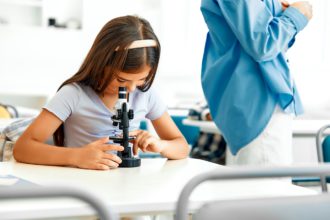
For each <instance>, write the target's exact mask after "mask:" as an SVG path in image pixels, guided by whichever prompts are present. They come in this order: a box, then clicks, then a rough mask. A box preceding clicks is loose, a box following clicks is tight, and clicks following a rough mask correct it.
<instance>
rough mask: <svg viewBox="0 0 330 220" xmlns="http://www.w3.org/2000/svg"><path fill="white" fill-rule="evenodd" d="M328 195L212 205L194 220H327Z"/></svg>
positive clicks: (328, 211) (202, 209) (201, 210)
mask: <svg viewBox="0 0 330 220" xmlns="http://www.w3.org/2000/svg"><path fill="white" fill-rule="evenodd" d="M329 204H330V195H328V194H323V195H319V196H300V197H281V198H262V199H245V200H238V201H227V202H224V201H222V202H214V203H212V204H208V205H205V206H204V207H202V208H201V209H199V211H198V212H197V213H196V214H194V218H193V219H194V220H195V219H196V220H198V219H199V220H202V219H207V220H220V219H226V220H265V219H267V220H311V219H317V220H327V219H329V216H330V209H329Z"/></svg>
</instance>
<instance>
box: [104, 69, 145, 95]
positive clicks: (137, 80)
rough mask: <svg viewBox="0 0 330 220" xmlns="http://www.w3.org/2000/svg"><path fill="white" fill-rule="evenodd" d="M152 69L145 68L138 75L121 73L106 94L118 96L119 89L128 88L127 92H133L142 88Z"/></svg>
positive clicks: (106, 90)
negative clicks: (137, 88)
mask: <svg viewBox="0 0 330 220" xmlns="http://www.w3.org/2000/svg"><path fill="white" fill-rule="evenodd" d="M150 70H151V68H150V67H149V66H145V67H144V68H143V69H141V71H139V72H138V73H125V72H120V73H119V74H118V76H117V78H116V79H114V80H113V81H112V82H111V83H110V84H109V85H108V86H107V88H106V89H105V91H104V92H105V94H109V95H110V94H111V95H114V94H118V88H119V87H126V89H127V92H128V93H130V92H133V91H134V90H135V89H136V87H138V86H142V85H143V84H144V82H145V80H146V79H147V77H148V75H149V73H150Z"/></svg>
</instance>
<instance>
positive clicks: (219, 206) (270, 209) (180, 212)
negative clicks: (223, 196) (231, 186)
mask: <svg viewBox="0 0 330 220" xmlns="http://www.w3.org/2000/svg"><path fill="white" fill-rule="evenodd" d="M329 174H330V165H320V166H318V167H276V168H274V167H273V168H272V167H263V168H236V169H228V170H223V169H221V170H216V171H211V172H207V173H203V174H200V175H197V176H195V177H194V178H192V179H191V180H190V181H189V182H188V183H187V184H186V185H185V186H184V188H183V190H182V192H181V194H180V196H179V199H178V202H177V205H176V211H175V219H176V220H187V219H188V201H189V197H190V195H191V193H192V191H193V190H194V189H195V188H196V187H197V186H198V185H200V184H201V183H202V182H205V181H209V180H228V179H250V178H268V177H302V176H313V177H314V176H325V175H329ZM266 201H267V202H266ZM328 201H330V197H329V195H328V194H323V195H312V196H304V197H302V196H298V197H290V198H288V197H281V198H267V199H261V200H260V199H246V200H235V201H221V202H220V201H219V202H210V203H205V204H204V205H203V206H202V207H201V208H200V209H199V210H198V211H197V213H196V215H194V220H202V219H208V220H210V219H211V220H212V219H226V220H234V219H235V220H238V219H242V220H243V219H244V220H247V219H248V220H249V219H254V220H258V219H284V220H289V219H290V220H298V218H295V217H293V216H294V214H295V215H298V216H299V215H300V214H299V213H303V212H307V210H306V207H307V206H311V207H314V205H313V204H314V202H315V203H317V204H318V205H317V206H318V207H319V208H317V209H316V208H315V209H308V210H309V211H310V212H311V213H310V214H309V215H308V216H318V215H325V217H327V218H329V216H330V211H329V212H327V211H326V210H324V209H328V208H325V207H326V206H329V205H330V203H328ZM226 204H228V205H226ZM236 204H237V206H236ZM281 204H290V208H292V210H290V211H287V210H288V208H286V207H289V206H284V205H281ZM277 205H278V206H277ZM225 207H227V208H228V209H226V208H225ZM245 207H249V208H245ZM241 208H242V210H241ZM281 208H282V209H281ZM276 210H277V211H276ZM278 210H281V211H278ZM284 210H285V211H284ZM241 211H242V212H241ZM224 213H226V215H224ZM238 213H244V215H242V216H241V215H239V214H238ZM268 215H271V216H272V217H270V216H268ZM258 216H259V217H258ZM265 216H268V217H267V218H265ZM306 216H307V215H306ZM239 217H242V218H239ZM325 217H324V218H315V217H313V218H312V219H325ZM299 219H300V220H301V219H303V218H299ZM305 219H307V218H305ZM309 219H311V218H309Z"/></svg>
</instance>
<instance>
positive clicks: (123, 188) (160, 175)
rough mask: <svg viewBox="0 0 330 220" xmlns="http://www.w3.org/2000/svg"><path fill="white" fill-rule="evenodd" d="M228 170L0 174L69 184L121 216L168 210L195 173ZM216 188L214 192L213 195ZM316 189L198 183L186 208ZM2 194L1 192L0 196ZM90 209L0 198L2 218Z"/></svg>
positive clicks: (184, 163)
mask: <svg viewBox="0 0 330 220" xmlns="http://www.w3.org/2000/svg"><path fill="white" fill-rule="evenodd" d="M216 168H218V169H229V168H225V167H222V166H220V165H217V164H214V163H210V162H206V161H202V160H197V159H184V160H174V161H168V160H166V159H143V160H142V165H141V167H138V168H119V169H114V170H110V171H95V170H84V169H76V168H69V167H56V166H39V165H29V164H23V163H16V162H4V163H0V174H11V175H15V176H17V177H20V178H24V179H26V180H29V181H31V182H34V183H37V184H40V185H43V186H48V185H70V186H76V187H81V188H83V189H86V190H89V191H91V192H93V193H95V194H96V195H97V196H99V197H100V198H101V199H102V200H103V201H104V202H105V203H106V205H107V206H111V207H112V208H113V210H116V211H117V212H119V213H120V214H121V215H122V216H129V215H136V214H154V213H171V212H173V210H174V208H175V203H176V201H177V199H178V196H179V193H180V192H181V190H182V188H183V186H184V185H185V183H187V181H188V180H189V179H190V178H192V177H193V176H195V175H197V174H199V173H201V172H205V171H210V170H213V169H216ZM215 192H217V193H215ZM315 193H316V192H315V191H311V190H309V189H305V188H301V187H298V186H294V185H291V184H289V183H287V182H282V181H278V180H241V181H223V182H209V183H204V184H202V185H201V186H200V187H199V188H198V189H196V191H195V193H193V195H192V197H191V200H192V202H191V207H190V211H192V212H193V211H194V210H196V208H198V207H200V205H201V204H202V202H203V201H210V200H214V199H236V198H244V197H264V196H283V195H309V194H315ZM0 196H1V195H0ZM93 213H94V212H93V211H92V210H91V208H88V207H87V205H84V204H82V203H80V202H78V201H73V200H72V199H49V200H47V201H46V202H45V200H39V201H34V202H31V201H30V202H29V203H26V202H23V201H20V200H19V201H1V200H0V216H2V218H4V217H5V216H6V217H7V218H8V217H9V216H11V217H16V218H17V217H18V218H23V219H29V218H30V217H31V216H32V215H33V216H34V218H36V216H35V215H36V214H37V215H38V216H39V217H44V216H49V214H51V216H52V217H59V218H60V217H63V216H64V215H65V216H81V215H85V216H86V215H87V216H88V215H92V214H93Z"/></svg>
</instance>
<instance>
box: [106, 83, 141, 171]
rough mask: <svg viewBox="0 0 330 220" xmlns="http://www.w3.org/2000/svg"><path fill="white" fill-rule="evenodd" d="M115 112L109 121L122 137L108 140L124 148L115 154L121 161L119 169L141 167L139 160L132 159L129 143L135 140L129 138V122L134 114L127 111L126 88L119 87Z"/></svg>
mask: <svg viewBox="0 0 330 220" xmlns="http://www.w3.org/2000/svg"><path fill="white" fill-rule="evenodd" d="M115 110H116V114H115V115H113V116H112V117H111V120H112V121H113V125H114V126H119V129H120V130H122V136H121V137H109V138H110V140H113V142H114V143H118V144H120V145H121V146H123V147H124V150H123V151H118V153H117V155H118V156H119V157H120V158H121V160H122V163H121V164H119V167H139V166H140V165H141V159H140V158H137V157H134V155H133V146H132V144H130V142H129V141H131V140H134V139H135V137H133V136H129V120H132V119H133V118H134V112H133V109H129V105H128V100H127V91H126V87H119V91H118V101H117V102H116V105H115Z"/></svg>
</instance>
